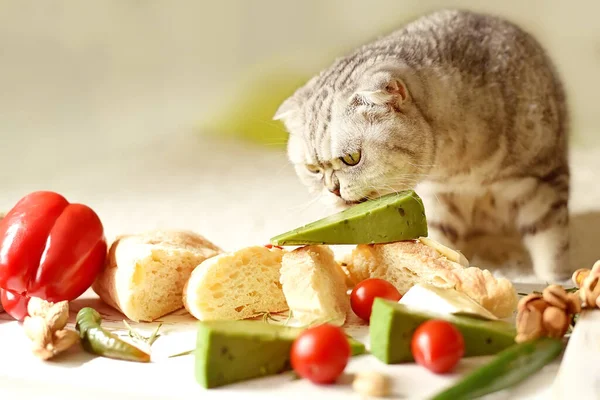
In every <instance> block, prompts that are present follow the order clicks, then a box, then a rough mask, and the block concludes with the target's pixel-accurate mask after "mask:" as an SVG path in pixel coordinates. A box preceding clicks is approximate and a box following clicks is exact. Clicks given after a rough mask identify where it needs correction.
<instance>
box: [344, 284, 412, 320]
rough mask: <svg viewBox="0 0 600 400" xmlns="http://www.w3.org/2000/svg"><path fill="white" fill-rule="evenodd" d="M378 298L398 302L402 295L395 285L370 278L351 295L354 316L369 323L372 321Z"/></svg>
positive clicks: (357, 286)
mask: <svg viewBox="0 0 600 400" xmlns="http://www.w3.org/2000/svg"><path fill="white" fill-rule="evenodd" d="M376 297H381V298H384V299H386V300H390V301H398V300H400V299H401V298H402V295H401V294H400V292H399V291H398V289H396V287H395V286H394V285H392V284H391V283H389V282H388V281H386V280H383V279H378V278H369V279H365V280H364V281H362V282H360V283H359V284H358V285H356V287H355V288H354V289H353V290H352V293H351V294H350V305H351V306H352V311H354V314H356V315H358V316H359V317H360V318H361V319H363V320H365V321H367V322H369V320H370V319H371V308H373V301H374V300H375V298H376Z"/></svg>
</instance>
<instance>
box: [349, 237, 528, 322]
mask: <svg viewBox="0 0 600 400" xmlns="http://www.w3.org/2000/svg"><path fill="white" fill-rule="evenodd" d="M346 262H347V269H348V272H349V274H350V277H351V279H352V280H353V281H354V282H360V281H362V280H364V279H367V278H381V279H385V280H388V281H389V282H391V283H392V284H394V286H396V288H397V289H398V290H399V291H400V293H402V294H404V293H406V292H407V291H408V290H409V289H410V288H411V287H412V286H413V285H415V284H417V283H429V284H431V285H434V286H436V287H440V288H455V289H456V290H458V291H461V292H463V293H464V294H466V295H467V296H469V297H471V298H472V299H473V300H475V301H476V302H477V303H479V304H480V305H481V306H483V307H484V308H485V309H487V310H488V311H490V312H491V313H492V314H494V315H495V316H497V317H498V318H507V317H510V316H511V315H512V313H513V312H514V310H515V308H516V305H517V301H518V298H517V293H516V290H515V288H514V287H513V285H512V283H511V282H510V281H509V280H507V279H505V278H496V277H494V276H493V275H492V274H491V272H490V271H488V270H482V269H479V268H476V267H464V266H462V265H460V264H458V263H456V262H453V261H450V260H448V259H447V258H446V257H445V256H443V255H442V254H440V253H439V252H438V251H437V250H435V249H434V248H432V247H429V246H426V245H424V244H422V243H421V242H419V241H416V240H415V241H403V242H395V243H388V244H369V245H358V246H356V248H355V249H354V250H353V251H352V254H351V255H350V257H348V258H347V259H346Z"/></svg>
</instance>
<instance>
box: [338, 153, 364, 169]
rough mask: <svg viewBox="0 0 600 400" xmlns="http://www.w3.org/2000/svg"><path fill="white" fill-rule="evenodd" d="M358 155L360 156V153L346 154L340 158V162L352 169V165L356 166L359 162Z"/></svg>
mask: <svg viewBox="0 0 600 400" xmlns="http://www.w3.org/2000/svg"><path fill="white" fill-rule="evenodd" d="M360 155H361V154H360V151H357V152H355V153H352V154H346V155H345V156H343V157H340V160H341V161H342V162H343V163H344V164H346V165H348V166H350V167H352V166H354V165H356V164H358V163H359V162H360Z"/></svg>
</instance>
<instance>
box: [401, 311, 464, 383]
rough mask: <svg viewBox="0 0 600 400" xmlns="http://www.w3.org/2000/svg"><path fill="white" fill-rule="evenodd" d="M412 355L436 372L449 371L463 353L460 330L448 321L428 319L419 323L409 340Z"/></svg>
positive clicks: (420, 363) (421, 363)
mask: <svg viewBox="0 0 600 400" xmlns="http://www.w3.org/2000/svg"><path fill="white" fill-rule="evenodd" d="M411 351H412V355H413V357H414V359H415V361H416V362H417V364H419V365H422V366H424V367H425V368H427V369H429V370H430V371H432V372H435V373H436V374H443V373H446V372H450V371H451V370H452V369H454V367H455V366H456V364H458V362H459V361H460V359H461V358H462V357H463V355H464V353H465V342H464V339H463V336H462V334H461V333H460V331H459V330H458V329H457V328H456V327H455V326H454V325H453V324H451V323H450V322H447V321H442V320H429V321H427V322H425V323H423V324H421V325H420V326H419V327H418V328H417V330H416V331H415V333H414V334H413V337H412V340H411Z"/></svg>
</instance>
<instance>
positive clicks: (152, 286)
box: [92, 230, 221, 321]
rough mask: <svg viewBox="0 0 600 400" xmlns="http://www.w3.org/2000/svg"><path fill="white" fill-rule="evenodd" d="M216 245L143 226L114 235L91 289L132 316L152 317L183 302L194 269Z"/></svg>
mask: <svg viewBox="0 0 600 400" xmlns="http://www.w3.org/2000/svg"><path fill="white" fill-rule="evenodd" d="M219 253H221V249H220V248H219V247H217V246H215V245H214V244H213V243H211V242H210V241H208V240H207V239H205V238H204V237H202V236H200V235H197V234H195V233H192V232H186V231H158V230H157V231H149V232H145V233H142V234H138V235H126V236H120V237H118V238H117V239H116V240H115V241H114V242H113V244H112V245H111V247H110V249H109V253H108V259H107V264H106V267H105V268H104V270H103V271H102V272H101V273H100V275H99V276H98V277H97V278H96V281H95V282H94V284H93V285H92V289H93V290H94V291H95V292H96V293H97V294H98V296H100V298H101V299H102V300H103V301H104V302H105V303H107V304H108V305H110V306H111V307H113V308H115V309H117V310H119V311H121V312H122V313H123V314H125V316H126V317H127V318H129V319H131V320H133V321H153V320H155V319H157V318H160V317H162V316H163V315H166V314H169V313H171V312H173V311H175V310H178V309H180V308H182V307H183V301H182V292H183V287H184V285H185V283H186V282H187V280H188V278H189V276H190V275H191V273H192V271H193V270H194V268H195V267H196V266H197V265H198V264H200V263H201V262H202V261H204V260H206V259H207V258H210V257H214V256H216V255H217V254H219Z"/></svg>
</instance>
